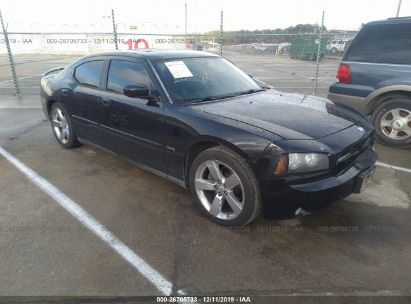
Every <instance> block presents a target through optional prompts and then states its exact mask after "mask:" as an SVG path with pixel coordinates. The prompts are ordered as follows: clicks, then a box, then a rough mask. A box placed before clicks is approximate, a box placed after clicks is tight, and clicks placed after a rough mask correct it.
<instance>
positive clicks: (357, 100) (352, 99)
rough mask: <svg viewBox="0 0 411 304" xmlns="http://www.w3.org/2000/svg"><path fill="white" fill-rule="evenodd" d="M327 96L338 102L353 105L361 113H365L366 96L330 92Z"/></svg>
mask: <svg viewBox="0 0 411 304" xmlns="http://www.w3.org/2000/svg"><path fill="white" fill-rule="evenodd" d="M327 98H328V99H330V100H332V101H333V102H335V103H337V104H343V105H346V106H349V107H352V108H354V109H356V110H357V111H359V112H361V113H365V108H366V105H367V103H366V100H365V97H359V96H350V95H343V94H336V93H328V96H327Z"/></svg>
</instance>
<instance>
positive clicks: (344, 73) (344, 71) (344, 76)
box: [337, 63, 351, 83]
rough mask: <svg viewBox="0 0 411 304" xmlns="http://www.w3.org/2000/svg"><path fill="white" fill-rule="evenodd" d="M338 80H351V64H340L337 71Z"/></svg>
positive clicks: (347, 81)
mask: <svg viewBox="0 0 411 304" xmlns="http://www.w3.org/2000/svg"><path fill="white" fill-rule="evenodd" d="M337 80H338V82H339V83H350V82H351V70H350V66H349V65H347V64H342V63H341V64H340V66H339V67H338V71H337Z"/></svg>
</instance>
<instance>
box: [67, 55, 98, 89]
mask: <svg viewBox="0 0 411 304" xmlns="http://www.w3.org/2000/svg"><path fill="white" fill-rule="evenodd" d="M103 67H104V61H103V60H95V61H88V62H86V63H83V64H81V65H79V66H78V67H76V70H75V71H74V77H75V78H76V80H77V81H78V82H80V83H81V84H85V85H90V86H94V87H98V86H99V84H100V77H101V73H102V72H103Z"/></svg>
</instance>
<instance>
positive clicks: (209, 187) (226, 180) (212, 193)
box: [194, 160, 245, 220]
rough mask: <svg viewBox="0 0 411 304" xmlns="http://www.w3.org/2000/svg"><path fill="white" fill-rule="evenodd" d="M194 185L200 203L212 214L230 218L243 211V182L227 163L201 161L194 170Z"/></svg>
mask: <svg viewBox="0 0 411 304" xmlns="http://www.w3.org/2000/svg"><path fill="white" fill-rule="evenodd" d="M194 185H195V190H196V193H197V196H198V198H199V200H200V202H201V204H202V205H203V206H204V208H205V209H206V210H207V211H208V212H209V213H210V214H211V215H212V216H214V217H216V218H219V219H222V220H232V219H234V218H236V217H237V216H239V215H240V214H241V212H242V211H243V208H244V201H245V195H244V187H243V184H242V183H241V180H240V178H239V177H238V175H237V173H235V172H234V170H233V169H231V168H230V167H229V166H228V165H227V164H225V163H223V162H221V161H217V160H207V161H205V162H203V163H202V164H201V165H200V166H199V167H198V168H197V170H196V172H195V181H194Z"/></svg>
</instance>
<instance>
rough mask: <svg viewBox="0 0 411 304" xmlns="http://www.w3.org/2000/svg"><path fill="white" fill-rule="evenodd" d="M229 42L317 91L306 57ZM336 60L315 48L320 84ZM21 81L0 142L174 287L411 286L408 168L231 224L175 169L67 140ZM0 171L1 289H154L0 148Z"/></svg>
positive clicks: (193, 290) (255, 291)
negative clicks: (176, 180)
mask: <svg viewBox="0 0 411 304" xmlns="http://www.w3.org/2000/svg"><path fill="white" fill-rule="evenodd" d="M227 55H228V56H227V57H228V58H230V59H232V60H233V61H234V62H235V63H237V64H238V65H240V66H241V67H242V68H244V69H245V70H247V71H248V72H250V73H253V74H254V75H255V76H256V77H257V78H260V79H262V80H264V81H266V82H268V83H270V84H273V85H275V86H276V87H277V88H279V87H282V88H283V89H285V90H288V91H300V92H307V93H309V92H311V91H312V89H311V88H309V89H305V88H306V87H311V85H312V80H310V77H312V75H313V74H312V65H314V64H313V63H312V62H303V64H302V63H301V62H298V63H296V62H294V61H291V60H288V59H281V60H280V61H276V60H274V59H273V58H272V57H270V56H258V57H257V56H254V57H250V55H241V54H227ZM25 60H32V59H30V58H26V59H25ZM70 60H71V58H64V59H63V58H59V59H56V60H53V61H51V60H46V61H42V62H41V61H31V62H27V63H23V61H21V62H20V63H21V64H20V65H18V69H19V70H20V71H24V73H26V74H24V75H25V76H30V75H34V74H36V73H39V72H41V71H40V70H43V69H44V68H49V67H50V68H51V67H54V66H56V65H57V66H58V65H59V64H61V63H62V62H68V61H70ZM337 63H338V62H337V61H335V60H334V61H333V60H328V61H327V60H325V61H324V62H323V64H322V66H323V68H322V70H321V73H320V75H321V77H320V80H321V81H320V87H321V88H322V91H320V95H324V94H325V92H326V88H327V86H328V85H329V84H330V83H331V82H332V81H333V80H334V75H335V69H336V66H337ZM19 67H20V68H19ZM2 68H3V67H2ZM20 73H23V72H20ZM21 75H22V74H20V75H19V77H22V76H21ZM0 76H1V74H0ZM1 77H3V78H2V79H3V80H7V79H9V78H7V76H4V75H3V76H1ZM25 83H27V85H26V86H25V87H26V88H31V87H32V88H33V91H32V92H31V93H35V91H34V90H37V89H38V88H37V85H38V77H32V78H28V79H27V80H26V82H25ZM3 84H4V83H3ZM286 87H288V88H289V89H286ZM294 87H299V88H296V89H295V90H294ZM27 92H29V91H27ZM29 95H30V96H31V97H30V98H29V101H28V103H27V104H28V105H31V106H32V108H27V109H22V108H18V104H17V106H16V108H10V107H9V106H10V102H8V103H6V99H7V97H6V95H0V96H1V98H3V100H4V103H3V106H5V105H8V107H7V108H6V107H4V108H3V109H0V147H2V148H4V149H5V150H6V151H8V152H9V153H11V154H12V155H13V156H14V157H16V158H17V159H19V160H20V161H21V162H23V163H24V164H26V165H27V166H28V167H30V168H31V169H33V170H34V171H35V172H37V173H38V174H39V175H40V176H42V177H44V178H45V179H46V180H48V181H49V182H50V183H51V184H53V185H55V186H56V187H57V188H58V189H60V190H61V191H62V192H63V193H64V194H66V195H67V196H68V197H70V198H71V199H72V200H73V201H75V202H76V203H77V204H78V205H80V206H81V207H82V208H83V209H84V210H86V211H87V212H88V213H89V214H91V215H92V216H93V217H94V218H95V219H96V220H98V221H99V222H100V223H102V224H103V225H104V226H105V227H106V228H107V229H108V230H109V231H111V232H112V233H113V234H114V235H116V236H117V237H118V238H119V239H120V240H121V241H123V242H124V243H125V244H126V245H127V246H128V247H129V248H130V249H131V250H132V251H133V252H135V253H136V254H137V255H138V256H140V257H141V258H143V259H144V260H145V261H146V262H147V263H148V264H149V265H151V266H152V267H153V268H154V269H156V270H157V271H158V272H159V273H161V274H162V275H163V276H164V277H165V278H167V280H169V281H170V282H171V283H172V291H173V293H174V294H176V293H177V291H184V292H186V293H187V294H210V295H215V294H246V295H270V294H274V295H279V294H291V293H297V294H325V293H331V294H344V295H346V294H352V295H364V294H365V295H378V294H405V295H411V284H410V281H411V275H410V273H411V254H410V253H411V242H410V241H411V233H410V232H411V222H410V220H409V219H410V216H411V210H410V202H411V201H410V197H411V190H410V189H411V179H410V174H409V173H405V172H401V171H394V170H392V169H387V168H383V167H378V169H377V172H376V176H375V179H374V181H373V182H372V184H371V185H370V186H369V188H368V189H367V190H366V191H365V192H364V193H362V194H361V195H352V196H350V197H348V198H347V199H345V200H343V201H341V202H338V203H336V204H334V205H332V206H330V207H329V208H327V209H325V210H323V211H321V212H319V213H316V214H313V215H310V216H307V217H304V218H299V219H290V220H283V221H274V220H268V219H264V218H259V219H258V220H256V221H255V222H253V223H252V224H251V225H249V226H247V227H245V228H243V229H225V228H222V227H220V226H217V225H215V224H213V223H212V222H210V221H208V220H207V219H205V218H204V217H203V216H201V215H200V213H199V212H198V211H197V210H196V209H195V208H194V206H193V205H192V203H191V199H190V196H189V193H188V192H187V191H185V190H183V189H181V188H179V187H178V186H176V185H175V184H173V183H171V182H168V181H165V180H164V179H162V178H160V177H157V176H156V175H153V174H150V173H147V172H145V171H142V170H140V169H138V168H136V167H134V166H132V165H130V164H128V163H127V162H125V161H123V160H121V159H119V158H116V157H114V156H112V155H109V154H107V153H105V152H101V151H99V150H96V149H94V148H91V147H88V146H83V147H80V148H78V149H74V150H64V149H62V148H61V147H60V146H59V145H58V144H57V142H56V141H55V139H54V137H53V134H52V131H51V128H50V126H49V123H48V122H47V121H45V119H44V116H43V114H42V112H41V110H40V109H35V108H34V107H35V106H38V103H37V102H38V101H37V98H38V97H37V96H36V95H31V94H29ZM1 105H2V100H0V106H1ZM376 149H377V152H378V154H379V160H380V161H382V162H385V163H389V164H392V165H397V166H401V167H405V168H411V158H410V156H411V151H410V150H398V149H391V148H387V147H383V146H379V145H377V146H376ZM0 173H1V177H0V206H1V208H2V212H1V213H0V248H1V251H0V257H1V258H0V273H1V274H3V275H2V276H0V295H114V296H118V295H158V294H159V292H158V290H157V289H156V288H155V287H154V286H153V285H152V284H151V283H150V282H149V281H148V280H147V279H146V278H145V277H144V276H143V275H141V274H140V273H138V272H137V271H136V270H135V269H134V268H133V267H131V266H130V264H129V263H127V262H126V261H125V260H124V259H123V258H121V257H120V256H119V255H118V254H117V253H116V252H115V251H113V250H112V249H111V248H110V247H109V246H107V245H106V244H105V243H104V242H102V241H101V240H100V239H99V238H97V237H96V236H95V235H94V234H93V233H91V232H90V231H89V230H88V229H87V228H85V226H84V225H82V224H81V223H79V222H78V221H77V220H76V219H75V218H74V217H72V216H71V215H70V214H69V213H68V212H67V211H66V210H65V209H63V208H62V207H61V206H59V205H58V204H57V203H56V201H55V200H54V199H52V198H51V197H50V196H49V195H47V194H46V193H45V192H43V191H42V190H41V189H39V188H38V187H37V186H36V185H34V184H33V183H32V182H31V181H29V180H28V179H27V178H26V177H25V176H24V175H23V174H21V173H20V172H19V171H17V170H16V168H15V167H14V166H12V165H11V164H10V163H9V162H8V161H7V160H6V159H5V158H3V157H2V156H0Z"/></svg>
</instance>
